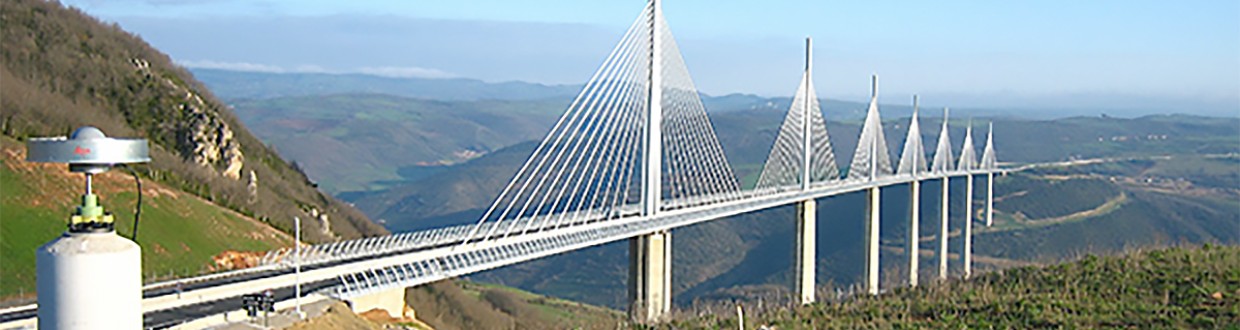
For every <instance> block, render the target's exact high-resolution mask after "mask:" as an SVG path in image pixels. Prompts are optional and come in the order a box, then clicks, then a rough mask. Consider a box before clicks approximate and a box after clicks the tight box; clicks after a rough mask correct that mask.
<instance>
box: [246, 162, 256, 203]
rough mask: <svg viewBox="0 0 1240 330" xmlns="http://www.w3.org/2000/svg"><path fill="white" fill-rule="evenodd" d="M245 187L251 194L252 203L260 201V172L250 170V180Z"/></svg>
mask: <svg viewBox="0 0 1240 330" xmlns="http://www.w3.org/2000/svg"><path fill="white" fill-rule="evenodd" d="M245 188H246V191H247V192H249V194H250V204H254V203H258V173H254V171H253V170H251V171H250V180H249V181H248V182H246V183H245Z"/></svg>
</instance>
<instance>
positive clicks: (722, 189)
mask: <svg viewBox="0 0 1240 330" xmlns="http://www.w3.org/2000/svg"><path fill="white" fill-rule="evenodd" d="M811 49H812V47H811V45H810V44H809V41H808V40H807V44H806V64H805V71H804V75H803V76H802V80H801V83H800V85H799V86H798V88H797V90H796V91H795V92H794V95H795V96H794V98H793V102H792V105H791V107H790V109H789V111H788V114H787V116H786V117H785V120H784V122H783V123H782V125H781V126H780V129H779V133H778V136H777V138H776V140H775V141H774V143H773V147H772V149H771V151H770V153H769V155H768V157H767V161H766V163H765V165H764V166H763V168H762V172H761V174H760V176H759V179H758V181H757V184H756V186H755V187H754V188H752V189H743V188H742V187H741V184H740V183H739V181H738V179H737V177H736V176H735V174H734V173H733V171H732V169H731V168H730V166H729V163H728V161H727V159H726V157H725V155H724V152H723V146H721V145H720V143H719V140H718V139H717V138H716V136H715V131H714V128H713V127H712V126H711V121H710V119H709V118H708V117H707V112H706V109H705V107H704V106H703V105H702V102H701V99H700V98H699V94H698V92H697V89H696V88H695V87H694V84H693V80H692V79H691V77H690V75H689V72H688V69H687V68H686V66H685V63H684V60H683V58H682V57H681V55H680V52H679V49H678V47H677V44H676V41H675V38H674V37H673V36H672V33H671V31H670V29H669V28H668V27H667V22H666V21H665V20H664V18H663V15H662V10H661V8H660V6H659V3H658V0H654V1H651V2H650V3H649V4H647V6H646V7H645V8H644V9H643V11H642V13H641V15H639V16H638V18H637V19H636V20H635V21H634V22H633V24H632V25H631V26H630V27H629V29H628V30H627V32H626V33H625V34H624V35H623V37H622V38H621V40H620V42H619V43H618V44H617V45H616V46H615V48H614V49H613V50H612V52H611V53H610V55H609V56H608V57H607V58H606V59H605V60H604V61H603V64H602V65H601V67H600V68H599V69H598V70H597V72H595V73H594V76H593V77H592V78H591V79H590V81H589V82H588V83H586V85H585V87H584V88H583V90H582V91H581V93H580V94H579V95H578V96H577V97H576V99H574V100H573V102H572V103H571V105H569V107H568V109H567V110H566V111H565V113H564V114H563V116H561V117H560V119H559V120H558V121H557V122H556V123H555V125H554V126H553V127H552V129H551V131H550V132H549V133H548V134H547V136H546V137H545V138H544V139H543V141H542V142H541V144H539V146H538V147H537V148H536V149H535V151H534V152H533V154H532V155H530V157H529V159H527V160H526V161H525V163H524V164H523V165H522V166H521V167H520V169H519V170H518V171H517V173H515V175H514V176H513V178H512V180H511V181H510V182H509V183H508V185H507V186H506V187H505V188H504V189H503V191H502V192H501V193H500V195H499V196H497V197H496V199H495V201H494V202H493V203H492V204H491V205H490V207H489V208H488V209H487V211H486V212H485V214H483V215H482V216H481V217H480V219H478V221H477V222H476V223H472V224H465V225H459V226H454V227H446V228H439V229H432V230H424V231H418V232H411V233H403V234H395V235H390V236H383V237H372V238H364V239H357V240H349V241H341V242H335V243H330V244H323V245H316V246H310V247H307V248H301V249H297V250H292V249H283V250H278V251H272V252H270V253H268V254H267V256H266V257H264V258H263V260H262V264H261V265H259V266H257V267H253V268H250V269H243V270H238V271H233V272H228V273H221V274H213V275H207V276H201V277H196V278H190V279H182V280H178V281H172V282H165V283H158V284H153V285H149V286H148V287H147V288H146V293H145V295H144V297H145V298H144V300H143V306H144V310H146V311H147V325H148V326H152V325H154V326H163V325H169V324H175V323H178V322H182V321H185V320H192V319H198V318H202V317H205V316H219V315H225V317H227V315H228V313H229V312H235V311H236V310H237V309H239V308H240V307H239V305H236V303H237V301H238V300H239V297H240V296H241V295H244V294H250V293H255V292H261V291H263V290H268V289H278V288H285V289H287V288H289V287H292V286H293V285H294V283H295V282H300V283H308V285H309V287H312V288H314V289H315V290H316V291H315V292H316V293H317V294H318V297H323V296H331V297H335V298H339V299H344V300H348V301H351V302H352V303H353V304H354V307H355V308H358V309H362V310H364V309H368V308H365V307H363V306H371V305H376V306H382V305H384V304H392V303H391V301H392V300H393V299H395V300H398V301H400V303H403V288H406V287H410V286H416V285H420V284H425V283H429V282H433V281H437V280H441V279H445V278H451V277H457V276H463V275H468V274H472V273H475V272H479V271H484V270H489V269H494V268H497V267H502V266H506V265H511V264H515V263H520V262H524V261H528V260H531V259H536V258H541V257H545V256H549V255H554V254H558V253H563V252H567V251H572V250H576V249H581V248H584V247H589V246H594V245H599V244H604V243H608V242H614V241H619V240H626V239H627V240H629V242H630V245H629V246H630V253H629V254H630V270H631V271H630V279H629V283H630V284H629V298H630V301H631V305H630V308H629V311H630V313H631V314H632V315H633V317H634V318H635V319H637V320H640V321H655V320H658V319H660V318H662V317H663V316H664V315H666V314H667V313H668V311H669V310H670V308H671V304H672V303H671V296H672V295H671V276H670V274H671V267H673V265H672V264H671V251H672V250H671V232H672V230H673V229H675V228H679V227H684V226H689V225H693V224H697V223H702V222H706V221H711V220H717V219H720V218H724V217H728V216H732V215H737V214H742V213H747V212H754V211H759V210H764V209H770V208H774V207H780V206H785V205H796V206H797V209H798V211H797V214H798V220H797V221H798V226H797V228H798V231H797V240H796V241H797V249H796V251H797V254H796V258H797V260H796V261H795V262H794V265H796V267H797V271H796V272H795V273H796V283H795V285H796V290H795V291H796V292H797V295H798V297H799V299H800V301H801V302H803V303H809V302H812V301H814V299H815V297H814V288H815V279H814V271H813V270H814V263H815V262H816V259H815V256H814V246H815V237H814V233H815V230H814V227H815V223H816V219H815V213H816V212H815V208H816V203H815V200H816V199H819V198H825V197H830V196H834V195H840V194H846V193H853V192H861V191H864V192H866V194H867V196H868V198H867V203H866V207H867V210H868V211H867V212H866V214H867V215H866V217H865V218H864V219H857V220H858V221H865V223H866V231H865V235H866V237H865V242H866V259H865V260H866V267H865V273H866V277H865V281H864V286H865V289H866V291H867V292H868V293H870V294H877V293H878V292H879V287H878V272H879V265H878V244H879V242H878V233H879V226H880V225H881V224H880V221H879V219H880V215H879V210H880V209H881V208H880V207H879V206H880V203H881V202H882V199H881V196H880V188H881V187H886V186H893V185H903V184H908V185H909V186H910V187H911V189H912V192H913V193H912V195H911V197H912V198H911V200H910V203H912V204H913V205H912V207H911V208H910V209H911V210H913V212H911V214H910V215H909V221H910V222H911V223H910V225H909V226H908V228H910V230H911V231H912V232H911V233H910V234H909V237H910V241H909V243H908V248H909V250H910V253H908V256H909V261H908V262H909V264H908V265H909V266H910V267H909V268H910V269H909V274H908V280H909V284H910V285H916V284H917V283H918V279H917V265H918V261H917V257H918V253H917V244H916V241H915V240H916V238H917V237H919V234H918V233H917V232H916V230H917V229H918V227H919V226H918V221H920V215H919V213H918V210H920V208H919V207H917V205H918V203H920V198H919V195H920V189H919V184H920V182H921V181H925V180H943V181H944V183H946V181H947V180H948V179H949V178H952V177H964V178H966V179H967V180H968V185H967V186H966V187H967V188H966V197H965V201H964V203H965V204H966V205H968V207H967V208H966V214H970V215H971V214H973V211H972V194H973V191H972V190H973V180H974V177H975V176H986V177H987V183H988V188H987V191H986V196H987V198H986V205H985V222H986V224H987V225H989V224H990V223H991V214H992V212H991V210H992V209H991V204H992V203H991V202H992V197H993V184H992V182H993V177H994V173H996V172H1004V171H1007V170H1005V169H1001V168H999V167H998V164H997V163H996V160H995V150H994V141H993V138H992V137H993V135H992V134H991V133H992V132H989V131H988V132H987V135H986V142H985V147H984V149H983V151H982V152H981V155H980V157H979V155H978V154H977V152H976V151H975V149H974V141H973V132H972V125H970V126H969V128H968V129H967V130H966V133H965V137H964V141H963V147H962V148H961V152H960V154H959V155H953V154H952V146H951V142H950V141H951V140H950V137H949V136H948V124H947V121H946V120H944V121H943V125H942V127H940V133H939V138H938V141H937V147H936V148H935V150H934V152H933V155H932V157H931V158H927V157H926V155H927V154H926V150H925V148H924V146H923V144H922V140H921V132H920V127H919V125H918V118H919V113H918V110H914V113H913V116H912V118H911V119H912V122H911V123H910V124H909V130H908V135H907V137H906V138H905V140H904V141H905V142H904V146H903V148H902V150H901V152H900V154H899V159H898V163H893V161H892V159H891V155H890V153H889V150H888V149H887V148H888V147H887V146H888V144H887V140H886V137H885V136H884V134H883V129H882V121H881V117H880V115H879V105H878V101H877V91H878V86H877V78H875V79H874V80H873V81H872V82H871V83H872V91H873V93H872V95H871V98H870V102H869V107H868V109H867V112H866V118H865V122H864V124H863V125H862V131H861V133H860V139H859V143H858V144H857V148H856V150H854V151H853V157H852V161H851V163H850V164H849V165H848V167H847V168H846V170H842V169H841V167H840V166H839V164H837V162H836V157H835V150H833V149H832V144H831V141H830V134H828V132H827V129H826V119H825V118H824V117H823V115H822V111H821V109H820V108H819V104H818V97H817V95H816V91H815V90H814V86H813V71H812V62H811V60H810V59H811V58H812V56H811V53H810V50H811ZM914 104H916V99H914ZM914 108H915V109H916V106H915V107H914ZM946 116H947V112H946V110H944V119H946ZM992 130H993V127H992ZM942 187H943V191H942V194H943V195H942V198H941V201H942V203H943V205H942V207H941V210H943V212H940V219H939V220H940V228H939V229H940V231H939V232H938V235H937V236H938V240H939V242H938V243H939V244H938V251H937V253H936V256H938V258H937V259H938V262H939V263H938V266H939V267H938V276H939V277H940V278H945V277H946V276H947V274H948V268H947V265H948V261H947V259H946V256H947V237H948V235H947V232H948V227H947V226H948V221H947V219H948V214H947V212H946V210H947V209H948V207H947V204H948V203H949V199H948V191H947V189H948V185H947V184H943V185H942ZM969 218H970V219H971V218H972V216H970V217H969ZM972 222H973V221H971V220H970V221H966V222H965V225H964V230H963V232H964V235H963V239H964V240H965V242H964V245H965V253H962V260H961V261H960V262H961V264H962V266H961V267H962V269H963V273H964V274H965V276H969V274H971V260H970V255H971V242H970V240H971V237H970V235H971V227H972ZM296 267H300V270H299V271H294V269H295V268H296ZM174 286H175V287H177V288H178V289H175V290H174V289H172V288H173V287H174ZM394 292H399V293H395V295H396V297H399V298H391V297H392V296H393V295H394ZM284 295H285V296H287V295H288V294H284ZM385 297H386V298H385ZM34 308H35V307H34V306H25V307H20V308H13V309H9V310H5V311H0V322H7V323H3V324H0V325H10V324H19V323H20V322H27V323H28V322H29V320H30V319H31V318H33V313H31V312H30V311H31V310H33V309H34ZM388 311H389V312H398V313H399V309H398V310H393V309H391V308H389V309H388ZM23 313H24V314H23Z"/></svg>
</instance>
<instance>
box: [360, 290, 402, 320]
mask: <svg viewBox="0 0 1240 330" xmlns="http://www.w3.org/2000/svg"><path fill="white" fill-rule="evenodd" d="M349 308H351V309H353V313H357V314H361V313H365V312H369V311H372V310H376V309H378V310H382V311H384V312H387V314H388V316H390V317H394V318H403V317H407V316H409V313H410V312H411V311H412V309H410V308H409V306H408V305H406V304H405V288H404V287H396V288H391V289H387V290H382V291H376V292H373V293H370V294H367V295H362V296H358V297H353V298H350V299H349Z"/></svg>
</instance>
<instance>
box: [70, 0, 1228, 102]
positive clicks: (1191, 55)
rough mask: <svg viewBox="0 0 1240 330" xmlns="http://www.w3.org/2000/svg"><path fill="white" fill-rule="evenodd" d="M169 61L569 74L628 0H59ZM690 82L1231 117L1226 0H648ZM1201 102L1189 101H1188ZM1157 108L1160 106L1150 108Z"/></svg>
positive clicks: (583, 72) (629, 16) (715, 88)
mask: <svg viewBox="0 0 1240 330" xmlns="http://www.w3.org/2000/svg"><path fill="white" fill-rule="evenodd" d="M62 2H63V3H65V4H68V5H71V6H75V7H78V8H81V9H82V10H84V11H85V12H87V13H88V14H91V15H95V16H97V17H100V18H101V19H103V20H105V21H111V22H117V23H118V24H120V25H121V26H122V27H123V28H125V29H126V30H129V31H131V32H135V33H137V34H138V35H140V36H142V37H143V38H145V39H146V40H147V41H148V42H150V43H152V44H153V45H154V46H155V47H156V48H159V49H161V50H163V51H164V52H166V53H168V54H169V55H171V56H172V57H173V59H174V60H176V61H177V62H179V63H181V64H182V65H185V66H187V67H191V68H193V67H202V68H225V69H235V70H250V71H268V72H331V73H335V72H339V73H344V72H350V73H369V74H377V75H387V76H414V77H431V78H443V77H461V78H476V79H482V80H486V81H495V82H497V81H510V80H521V81H529V82H538V83H547V84H580V83H584V82H585V80H587V79H589V77H590V76H591V74H592V73H593V72H594V70H595V69H596V68H597V66H598V65H599V64H600V63H601V62H602V60H603V59H604V57H606V55H607V53H608V52H609V51H610V50H611V48H612V47H613V46H614V44H615V43H616V42H617V41H618V40H619V38H620V36H621V34H622V33H623V31H624V29H625V28H627V27H628V25H629V24H631V23H632V22H633V20H634V19H635V18H636V17H637V15H638V13H639V12H640V10H641V9H642V7H643V6H644V1H639V0H624V1H599V0H593V1H568V0H530V1H502V0H461V1H420V0H416V1H396V0H389V1H334V0H304V1H262V0H260V1H241V0H106V1H105V0H62ZM663 2H664V3H663V8H664V14H665V17H666V18H667V20H668V21H669V26H670V28H671V30H672V32H673V34H674V35H675V36H676V38H677V42H678V44H679V46H680V48H681V51H682V52H683V56H684V58H685V61H686V63H687V65H688V67H689V71H690V73H691V74H692V75H693V78H694V82H695V84H696V85H697V86H698V88H699V89H700V90H701V91H702V92H705V93H708V94H715V95H721V94H728V93H753V94H758V95H762V96H788V95H790V94H791V93H792V91H793V89H795V88H796V84H797V83H798V80H799V76H800V71H801V69H802V68H803V62H804V59H803V54H804V50H803V49H802V48H803V45H804V38H805V37H807V36H812V37H813V38H814V46H815V47H814V48H815V49H814V56H815V58H814V62H815V63H814V67H815V85H816V87H817V89H818V93H819V95H822V96H824V97H828V98H842V99H849V100H863V99H865V98H866V96H868V95H869V91H868V89H869V76H870V75H871V74H877V75H878V76H879V77H880V91H879V95H880V97H881V98H882V99H883V101H885V102H907V100H908V99H909V98H910V97H909V95H911V94H914V93H916V94H920V95H921V98H922V100H923V103H925V104H944V105H947V104H952V105H957V106H965V107H968V106H974V107H1007V108H1037V107H1060V108H1063V107H1067V108H1072V107H1079V108H1097V107H1102V108H1105V107H1114V108H1125V107H1127V108H1150V109H1165V111H1167V112H1190V113H1192V112H1201V111H1206V112H1207V113H1211V114H1232V115H1240V1H1231V0H1220V1H1201V0H1189V1H1143V0H1128V1H1119V0H1099V1H1066V0H1050V1H951V0H945V1H916V2H914V1H813V0H796V1H792V0H788V1H781V0H771V1H761V2H758V1H744V2H743V1H708V0H666V1H663ZM1202 109H1207V110H1202ZM1160 111H1161V110H1160Z"/></svg>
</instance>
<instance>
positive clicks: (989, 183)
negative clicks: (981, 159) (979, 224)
mask: <svg viewBox="0 0 1240 330" xmlns="http://www.w3.org/2000/svg"><path fill="white" fill-rule="evenodd" d="M994 224H995V172H990V173H986V227H990V226H993V225H994Z"/></svg>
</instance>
